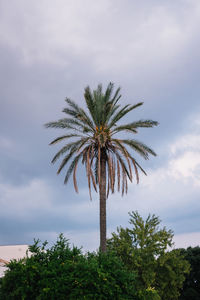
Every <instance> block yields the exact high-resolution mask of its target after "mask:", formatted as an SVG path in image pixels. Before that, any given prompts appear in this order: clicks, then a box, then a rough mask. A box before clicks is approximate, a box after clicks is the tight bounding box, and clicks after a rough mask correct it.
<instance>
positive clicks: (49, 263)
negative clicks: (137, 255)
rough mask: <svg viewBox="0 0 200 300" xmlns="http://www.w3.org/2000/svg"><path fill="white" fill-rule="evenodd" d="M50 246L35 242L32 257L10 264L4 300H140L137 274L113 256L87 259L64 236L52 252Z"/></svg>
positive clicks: (4, 282) (97, 255) (4, 281)
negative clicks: (137, 290)
mask: <svg viewBox="0 0 200 300" xmlns="http://www.w3.org/2000/svg"><path fill="white" fill-rule="evenodd" d="M46 245H47V243H44V244H43V245H42V246H39V241H35V243H34V245H33V246H31V247H30V251H31V253H32V255H31V256H30V257H26V258H25V259H22V260H19V261H16V260H13V261H12V262H10V264H9V265H8V270H7V271H6V274H5V276H4V278H3V279H2V283H1V288H0V293H1V294H0V296H1V299H2V300H3V299H6V300H11V299H14V300H18V299H20V300H22V299H24V300H33V299H34V300H47V299H48V300H51V299H52V300H56V299H59V300H62V299H77V300H78V299H88V300H89V299H123V300H124V299H137V297H136V296H135V281H136V279H135V274H134V273H133V272H132V271H127V270H126V269H125V267H124V265H123V263H122V262H121V260H120V259H119V258H117V257H116V256H115V255H114V254H113V253H112V252H109V253H106V254H104V253H87V254H86V255H83V254H82V252H81V250H80V249H78V248H76V247H73V248H70V247H69V243H68V242H67V240H66V239H65V238H64V237H63V235H60V236H59V238H58V240H57V242H56V243H55V245H54V246H53V247H51V248H50V249H46Z"/></svg>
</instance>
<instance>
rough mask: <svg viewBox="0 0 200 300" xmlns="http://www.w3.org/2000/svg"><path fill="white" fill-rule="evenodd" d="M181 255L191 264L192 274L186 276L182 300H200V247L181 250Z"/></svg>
mask: <svg viewBox="0 0 200 300" xmlns="http://www.w3.org/2000/svg"><path fill="white" fill-rule="evenodd" d="M181 253H182V254H183V255H184V256H185V259H186V260H187V261H188V262H189V263H190V268H191V272H190V274H188V275H187V276H186V280H185V282H184V284H183V289H182V292H181V296H180V298H179V299H180V300H191V299H192V300H199V299H200V247H199V246H198V247H193V248H192V247H188V248H187V249H181Z"/></svg>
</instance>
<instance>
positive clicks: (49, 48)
mask: <svg viewBox="0 0 200 300" xmlns="http://www.w3.org/2000/svg"><path fill="white" fill-rule="evenodd" d="M199 28H200V2H199V0H177V1H170V0H168V1H158V0H157V1H156V0H148V1H147V0H146V1H140V2H138V1H130V0H129V1H128V0H123V1H122V0H103V1H98V2H97V1H92V0H85V1H81V0H76V1H74V0H71V1H70V0H58V1H56V2H55V1H51V0H48V1H47V0H42V1H40V2H37V1H25V0H18V1H17V0H13V1H12V3H11V2H10V1H6V0H2V1H1V2H0V75H1V80H0V128H1V129H0V166H1V168H0V228H1V230H0V245H5V244H29V243H32V241H33V238H41V239H42V240H46V239H47V240H49V241H50V242H51V241H53V240H55V238H56V237H57V236H58V234H59V233H60V232H63V233H64V234H65V235H66V237H67V238H70V240H71V242H72V243H74V244H76V245H79V246H81V245H82V246H83V247H84V249H88V250H95V249H96V248H97V247H98V243H99V225H98V224H99V212H98V205H99V203H98V195H96V194H94V196H93V201H92V202H90V201H89V197H88V190H87V182H86V180H85V179H84V173H83V171H82V170H80V172H79V173H80V176H79V187H80V192H79V194H78V195H77V194H75V192H74V190H73V186H72V185H71V183H70V184H69V185H68V186H64V185H63V177H64V174H63V175H60V176H56V167H57V166H52V165H51V164H50V161H51V159H52V157H53V155H54V154H55V152H56V150H57V149H58V148H56V147H50V146H48V144H49V142H50V141H51V140H52V139H53V138H54V137H56V136H58V134H59V132H57V131H53V130H46V129H45V128H44V127H43V124H44V123H46V122H48V121H52V120H57V119H58V118H61V117H63V114H62V113H61V111H62V109H63V107H64V106H65V102H64V99H65V97H66V96H68V97H70V98H72V99H74V100H75V101H76V102H77V103H79V104H80V105H82V106H84V100H83V90H84V88H85V86H87V85H88V84H89V85H90V86H91V87H92V88H96V86H97V84H98V83H99V82H101V83H103V85H104V86H106V85H107V84H108V83H109V82H110V81H112V82H114V83H115V86H116V87H118V86H121V87H122V90H121V93H122V104H124V103H137V102H138V101H141V100H142V101H144V105H143V107H141V108H138V110H136V111H135V112H134V113H132V114H130V116H129V117H127V119H129V120H133V119H134V120H136V119H140V118H143V119H146V118H147V119H153V120H156V121H158V122H159V123H160V125H159V127H157V128H154V129H146V130H145V129H143V130H141V131H140V133H139V135H138V139H140V140H141V141H143V142H145V143H146V144H147V145H149V146H151V147H152V148H153V149H154V150H155V151H156V153H157V154H158V157H156V158H152V159H151V160H150V161H142V160H140V159H139V160H140V163H141V164H142V166H143V167H144V169H145V170H146V171H147V173H148V176H147V177H145V176H141V180H140V184H139V185H136V184H135V183H133V184H130V185H129V192H128V194H127V195H126V196H124V197H123V198H121V195H120V194H117V193H116V194H114V195H113V196H112V197H110V198H109V200H108V234H110V233H111V232H112V231H114V230H116V227H117V226H119V225H122V226H127V225H128V212H129V211H132V210H138V211H139V213H140V214H141V215H142V216H144V217H146V216H147V215H148V214H149V213H154V214H156V215H158V216H159V217H160V218H161V220H162V224H163V225H165V226H166V227H167V228H169V229H172V230H174V233H175V242H176V246H177V247H182V246H183V247H187V246H189V245H192V246H195V245H199V243H200V242H199V241H200V222H199V219H200V202H199V194H200V100H199V95H200V85H199V77H200V63H199V59H200V54H199V48H200V35H199Z"/></svg>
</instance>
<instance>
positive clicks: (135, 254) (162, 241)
mask: <svg viewBox="0 0 200 300" xmlns="http://www.w3.org/2000/svg"><path fill="white" fill-rule="evenodd" d="M129 215H130V221H129V223H130V224H131V225H132V227H131V228H122V227H119V228H117V233H112V238H111V239H109V240H108V241H107V245H108V249H109V250H111V251H115V252H116V253H117V255H118V256H119V257H120V258H121V259H122V261H123V262H124V264H125V265H126V266H127V269H128V270H134V271H136V272H137V276H138V285H137V291H140V295H141V299H145V300H146V299H148V297H147V294H146V293H147V291H154V293H155V296H156V297H157V299H159V298H158V297H160V299H162V300H170V299H173V300H175V299H178V296H179V290H180V288H181V287H182V284H183V281H184V279H185V273H187V272H188V271H189V265H188V263H187V261H186V260H184V258H183V256H182V255H181V254H180V251H177V250H173V251H170V252H167V248H169V247H172V245H173V242H172V238H173V232H172V231H171V230H167V229H166V228H165V227H163V228H160V227H159V225H160V222H161V221H160V219H159V218H158V217H156V216H155V215H149V216H148V217H147V219H146V220H143V219H142V217H141V216H140V215H139V214H138V212H132V213H129ZM142 297H143V298H142ZM151 299H153V298H151Z"/></svg>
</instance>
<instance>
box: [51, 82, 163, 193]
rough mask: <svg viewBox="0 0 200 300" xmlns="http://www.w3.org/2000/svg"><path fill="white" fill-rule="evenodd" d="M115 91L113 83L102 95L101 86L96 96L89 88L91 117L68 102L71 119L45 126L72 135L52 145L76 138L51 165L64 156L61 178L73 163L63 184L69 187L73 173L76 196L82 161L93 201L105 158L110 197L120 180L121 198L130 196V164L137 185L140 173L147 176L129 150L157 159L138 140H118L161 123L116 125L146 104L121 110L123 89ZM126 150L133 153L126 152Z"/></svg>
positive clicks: (87, 89)
mask: <svg viewBox="0 0 200 300" xmlns="http://www.w3.org/2000/svg"><path fill="white" fill-rule="evenodd" d="M113 88H114V85H113V83H109V85H108V87H107V89H106V91H105V93H103V91H102V85H101V84H99V85H98V87H97V89H96V90H94V91H93V92H92V91H91V90H90V88H89V86H88V87H86V88H85V93H84V98H85V101H86V104H87V108H88V110H89V113H90V115H89V114H88V113H87V112H86V111H85V110H83V109H82V108H81V107H79V106H78V105H77V104H76V103H75V102H74V101H72V100H70V99H69V98H66V102H67V104H68V108H64V109H63V112H64V113H66V114H67V116H68V117H67V118H64V119H60V120H58V121H55V122H49V123H47V124H45V126H46V127H47V128H49V127H50V128H63V129H66V130H68V131H69V134H66V135H63V136H60V137H58V138H56V139H55V140H53V141H52V142H51V143H50V145H53V144H56V143H58V142H61V141H64V140H67V141H68V140H69V139H70V138H75V140H74V141H71V142H68V143H67V144H66V145H65V146H64V147H62V148H61V150H60V151H58V153H57V154H56V155H55V156H54V158H53V160H52V163H55V162H56V161H57V160H58V159H59V158H60V157H61V156H63V155H64V158H63V160H62V162H61V164H60V167H59V168H58V171H57V173H58V174H59V173H60V172H61V171H62V169H63V168H64V167H65V166H66V165H67V163H68V162H69V161H71V164H70V165H69V167H68V170H67V172H66V176H65V180H64V183H65V184H66V183H67V182H68V179H69V177H70V175H71V174H72V173H73V182H74V188H75V190H76V192H78V186H77V180H76V171H77V166H78V162H79V161H80V160H82V164H84V165H85V168H86V174H87V179H88V187H89V193H90V198H91V183H92V185H93V187H94V189H95V191H97V186H98V185H99V182H100V177H101V172H100V169H101V156H102V155H103V156H104V158H105V161H106V170H107V171H106V172H107V176H106V177H107V183H106V185H107V197H108V195H109V191H110V190H111V192H112V193H114V189H115V182H116V181H115V178H117V186H118V191H119V190H120V187H121V191H122V195H123V194H124V192H126V193H127V190H128V184H127V178H128V179H129V180H130V181H131V182H132V179H133V174H132V167H131V164H132V166H133V169H134V172H135V175H136V181H137V183H138V182H139V174H138V169H140V170H141V171H142V172H143V173H144V174H146V173H145V171H144V170H143V168H142V167H141V166H140V165H139V163H138V162H137V161H136V159H135V158H134V157H133V156H132V154H131V153H130V152H129V151H130V150H134V151H135V152H137V153H138V154H140V155H141V156H142V157H143V158H144V159H148V158H149V154H151V155H154V156H156V154H155V152H154V151H153V150H152V149H150V148H149V147H147V146H146V145H145V144H143V143H141V142H139V141H137V140H135V139H132V138H131V139H119V138H116V137H115V135H116V134H117V133H119V132H123V131H126V132H129V133H133V134H136V133H137V128H139V127H153V126H156V125H158V122H155V121H152V120H139V121H136V122H131V123H128V124H124V125H117V123H118V121H119V120H120V119H121V118H122V117H124V116H125V115H126V114H127V113H128V112H130V111H132V110H134V109H135V108H137V107H139V106H141V105H142V104H143V102H139V103H137V104H135V105H125V106H123V107H121V106H120V105H119V104H118V101H119V99H120V97H121V95H120V94H119V92H120V88H118V89H117V90H116V91H115V93H114V94H113ZM112 94H113V95H112ZM127 146H128V147H129V148H130V150H128V149H127Z"/></svg>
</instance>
